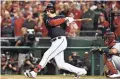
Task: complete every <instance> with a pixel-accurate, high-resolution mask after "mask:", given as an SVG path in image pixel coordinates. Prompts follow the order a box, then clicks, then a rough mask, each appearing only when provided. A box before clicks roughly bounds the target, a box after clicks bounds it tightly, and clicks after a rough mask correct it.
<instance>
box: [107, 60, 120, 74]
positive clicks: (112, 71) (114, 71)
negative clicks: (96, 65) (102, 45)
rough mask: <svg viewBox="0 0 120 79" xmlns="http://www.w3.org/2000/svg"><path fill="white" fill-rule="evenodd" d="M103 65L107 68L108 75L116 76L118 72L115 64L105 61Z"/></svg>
mask: <svg viewBox="0 0 120 79" xmlns="http://www.w3.org/2000/svg"><path fill="white" fill-rule="evenodd" d="M105 65H106V66H107V68H108V69H109V71H110V73H109V74H117V73H118V71H117V69H116V67H115V64H114V63H113V61H112V60H108V61H106V63H105Z"/></svg>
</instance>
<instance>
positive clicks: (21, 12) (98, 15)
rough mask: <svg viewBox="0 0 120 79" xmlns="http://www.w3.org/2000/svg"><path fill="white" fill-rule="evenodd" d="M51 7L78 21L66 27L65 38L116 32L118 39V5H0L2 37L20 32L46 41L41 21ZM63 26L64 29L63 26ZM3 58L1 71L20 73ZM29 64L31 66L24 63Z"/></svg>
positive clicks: (119, 8)
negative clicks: (26, 31) (6, 69)
mask: <svg viewBox="0 0 120 79" xmlns="http://www.w3.org/2000/svg"><path fill="white" fill-rule="evenodd" d="M49 3H52V4H53V5H54V6H55V9H56V13H57V14H58V15H64V16H66V17H73V18H74V19H80V21H75V22H73V23H72V24H71V25H67V27H63V29H65V30H66V35H67V36H68V37H75V36H94V35H95V33H96V32H97V33H98V34H99V35H100V36H103V34H104V33H105V31H106V30H107V29H110V30H111V31H113V32H115V33H116V34H117V36H118V39H120V1H78V0H73V1H64V0H63V1H62V0H56V1H53V0H49V1H47V0H46V1H36V0H33V1H32V0H31V1H5V0H4V1H1V6H0V7H1V12H0V13H1V15H0V21H1V22H0V23H1V37H20V36H22V35H23V34H22V32H21V29H22V28H23V27H25V28H27V29H34V31H35V35H36V36H38V37H47V34H48V31H47V29H46V26H45V24H44V21H43V17H45V16H44V11H45V8H46V6H47V5H48V4H49ZM63 26H65V25H63ZM7 56H8V55H5V54H2V63H1V65H2V70H3V71H4V70H5V68H6V67H8V68H10V69H12V70H13V71H17V72H18V71H19V69H18V66H17V65H16V63H13V61H14V60H13V59H11V58H9V57H7ZM8 61H9V62H8ZM27 63H29V64H30V62H27Z"/></svg>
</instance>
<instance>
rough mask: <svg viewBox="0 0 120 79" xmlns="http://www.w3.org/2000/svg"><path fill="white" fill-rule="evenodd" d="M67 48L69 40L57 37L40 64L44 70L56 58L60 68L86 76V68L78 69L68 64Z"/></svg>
mask: <svg viewBox="0 0 120 79" xmlns="http://www.w3.org/2000/svg"><path fill="white" fill-rule="evenodd" d="M66 48H67V40H66V37H65V36H60V38H58V37H56V40H55V41H53V42H52V44H51V46H50V48H49V49H48V50H47V51H46V52H45V53H44V55H43V58H42V60H41V62H40V63H39V64H40V65H41V66H42V67H43V68H44V67H45V66H46V64H47V63H48V62H49V61H50V60H51V59H52V58H54V59H55V61H56V64H57V66H58V68H60V69H64V70H67V71H70V72H73V73H76V74H79V75H82V74H86V73H87V71H86V70H85V69H84V68H78V67H75V66H73V65H71V64H68V63H66V62H65V60H64V50H65V49H66Z"/></svg>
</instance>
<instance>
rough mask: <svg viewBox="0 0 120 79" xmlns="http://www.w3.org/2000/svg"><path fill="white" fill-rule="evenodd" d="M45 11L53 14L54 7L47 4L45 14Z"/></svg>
mask: <svg viewBox="0 0 120 79" xmlns="http://www.w3.org/2000/svg"><path fill="white" fill-rule="evenodd" d="M46 11H50V12H51V13H55V7H54V6H53V4H52V3H49V4H48V6H47V7H46V9H45V12H46Z"/></svg>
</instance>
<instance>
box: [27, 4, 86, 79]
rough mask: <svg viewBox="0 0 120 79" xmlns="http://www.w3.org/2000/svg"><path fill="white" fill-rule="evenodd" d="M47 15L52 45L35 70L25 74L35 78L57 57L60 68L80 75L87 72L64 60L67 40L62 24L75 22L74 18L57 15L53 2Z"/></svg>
mask: <svg viewBox="0 0 120 79" xmlns="http://www.w3.org/2000/svg"><path fill="white" fill-rule="evenodd" d="M46 15H47V16H46V19H45V20H44V22H45V25H46V27H47V29H48V34H49V36H50V37H51V46H50V48H49V49H48V50H47V51H46V52H45V53H44V55H43V58H42V60H41V62H40V63H39V64H38V65H37V66H36V67H35V68H34V70H32V71H27V72H26V73H25V75H26V76H28V77H33V78H35V77H36V75H37V72H39V71H40V70H41V69H43V68H44V67H45V66H46V64H47V63H48V62H49V61H50V60H51V59H52V58H54V59H55V61H56V64H57V66H58V68H60V69H64V70H68V71H70V72H73V73H75V74H77V75H78V76H80V75H85V74H87V71H86V70H85V69H84V68H78V67H75V66H73V65H71V64H68V63H66V62H65V60H64V50H65V49H66V48H67V40H66V35H65V31H64V30H63V29H62V28H61V25H62V24H63V23H65V22H67V21H68V22H69V23H70V22H73V21H74V19H73V18H71V17H64V16H60V15H56V13H55V8H54V7H53V5H51V4H49V5H48V6H47V8H46Z"/></svg>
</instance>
